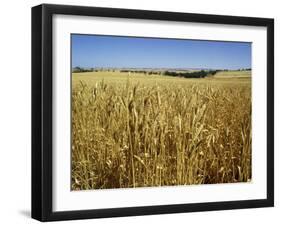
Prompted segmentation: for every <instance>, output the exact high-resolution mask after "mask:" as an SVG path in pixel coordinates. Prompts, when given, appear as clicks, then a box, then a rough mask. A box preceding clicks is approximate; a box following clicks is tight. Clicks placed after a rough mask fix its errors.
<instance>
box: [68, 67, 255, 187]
mask: <svg viewBox="0 0 281 226" xmlns="http://www.w3.org/2000/svg"><path fill="white" fill-rule="evenodd" d="M224 73H225V74H224V75H225V76H223V75H221V74H220V76H218V78H215V77H214V78H203V79H185V78H177V77H169V76H161V75H151V76H146V75H141V74H138V75H130V76H129V75H128V74H127V73H119V72H89V73H73V74H72V168H71V170H72V172H71V175H72V179H71V189H72V190H87V189H108V188H133V187H150V186H170V185H195V184H215V183H234V182H248V181H250V180H251V152H252V149H251V142H252V137H251V77H250V76H244V75H243V76H237V77H236V76H231V77H230V78H228V79H226V78H225V77H227V72H224ZM235 74H236V73H235Z"/></svg>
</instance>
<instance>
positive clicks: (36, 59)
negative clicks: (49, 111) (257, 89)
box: [31, 6, 43, 220]
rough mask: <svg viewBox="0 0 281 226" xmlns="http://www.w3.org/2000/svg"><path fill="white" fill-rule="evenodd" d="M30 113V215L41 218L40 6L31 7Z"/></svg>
mask: <svg viewBox="0 0 281 226" xmlns="http://www.w3.org/2000/svg"><path fill="white" fill-rule="evenodd" d="M31 12H32V16H31V26H32V33H31V53H32V54H31V55H32V56H31V62H32V67H31V77H32V81H31V87H32V91H31V99H32V101H31V103H32V104H31V105H32V106H31V112H32V113H31V114H32V120H31V123H32V126H31V127H32V136H31V143H32V154H31V158H32V159H31V160H32V161H31V168H32V170H31V171H32V172H31V217H32V218H34V219H37V220H41V219H42V209H43V202H42V183H41V181H42V170H41V169H42V164H43V159H42V140H41V135H42V133H41V131H42V124H41V120H42V117H41V113H42V112H41V106H42V100H41V95H42V87H41V83H42V6H36V7H33V8H32V9H31Z"/></svg>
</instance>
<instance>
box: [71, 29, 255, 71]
mask: <svg viewBox="0 0 281 226" xmlns="http://www.w3.org/2000/svg"><path fill="white" fill-rule="evenodd" d="M76 66H80V67H136V68H210V69H239V68H251V43H242V42H216V41H201V40H183V39H182V40H176V39H158V38H135V37H118V36H102V35H76V34H72V67H76Z"/></svg>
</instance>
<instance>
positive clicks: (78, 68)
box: [72, 67, 93, 73]
mask: <svg viewBox="0 0 281 226" xmlns="http://www.w3.org/2000/svg"><path fill="white" fill-rule="evenodd" d="M90 71H93V69H92V68H90V69H86V68H82V67H75V68H73V69H72V72H73V73H79V72H90Z"/></svg>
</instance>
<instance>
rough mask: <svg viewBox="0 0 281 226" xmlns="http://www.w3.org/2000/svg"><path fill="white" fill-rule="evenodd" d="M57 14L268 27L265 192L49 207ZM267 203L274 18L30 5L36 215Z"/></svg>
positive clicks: (270, 202)
mask: <svg viewBox="0 0 281 226" xmlns="http://www.w3.org/2000/svg"><path fill="white" fill-rule="evenodd" d="M55 14H64V15H82V16H97V17H113V18H128V19H129V18H131V19H132V18H133V19H147V20H162V21H182V22H196V23H212V24H222V25H223V24H227V25H247V26H262V27H266V28H267V172H266V174H267V198H266V199H257V200H246V201H226V202H209V203H194V204H171V205H160V206H142V207H130V208H111V209H94V210H78V211H77V210H73V211H63V212H54V211H53V210H52V200H53V196H52V135H53V134H52V123H53V119H52V109H53V107H52V106H53V102H52V98H53V94H52V88H53V79H52V18H53V15H55ZM271 206H274V20H273V19H268V18H252V17H237V16H221V15H220V16H219V15H203V14H190V13H176V12H161V11H144V10H132V9H117V8H98V7H83V6H66V5H50V4H43V5H39V6H35V7H33V8H32V218H34V219H37V220H40V221H57V220H73V219H86V218H105V217H122V216H135V215H149V214H168V213H180V212H195V211H210V210H229V209H243V208H257V207H271Z"/></svg>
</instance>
